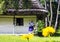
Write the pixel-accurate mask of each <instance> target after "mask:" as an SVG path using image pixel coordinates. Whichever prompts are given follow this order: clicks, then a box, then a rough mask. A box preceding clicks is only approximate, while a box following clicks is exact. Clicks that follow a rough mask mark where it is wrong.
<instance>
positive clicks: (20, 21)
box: [16, 18, 23, 26]
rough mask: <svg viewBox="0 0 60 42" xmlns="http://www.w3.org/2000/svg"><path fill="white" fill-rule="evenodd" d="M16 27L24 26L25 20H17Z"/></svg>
mask: <svg viewBox="0 0 60 42" xmlns="http://www.w3.org/2000/svg"><path fill="white" fill-rule="evenodd" d="M16 26H23V18H16Z"/></svg>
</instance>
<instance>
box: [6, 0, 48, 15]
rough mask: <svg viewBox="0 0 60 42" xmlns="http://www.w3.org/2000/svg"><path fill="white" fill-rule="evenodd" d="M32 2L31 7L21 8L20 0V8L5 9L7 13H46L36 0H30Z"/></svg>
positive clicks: (20, 2)
mask: <svg viewBox="0 0 60 42" xmlns="http://www.w3.org/2000/svg"><path fill="white" fill-rule="evenodd" d="M30 1H31V3H32V7H33V8H31V9H23V8H22V7H21V6H22V3H23V2H22V0H20V1H19V7H21V8H20V9H18V10H16V9H7V13H14V12H16V13H19V14H21V13H22V14H45V13H48V11H47V10H46V9H45V8H44V7H43V6H42V4H41V3H40V2H39V1H38V0H30Z"/></svg>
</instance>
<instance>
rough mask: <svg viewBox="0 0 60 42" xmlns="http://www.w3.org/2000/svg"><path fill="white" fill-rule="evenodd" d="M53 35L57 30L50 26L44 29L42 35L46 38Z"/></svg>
mask: <svg viewBox="0 0 60 42" xmlns="http://www.w3.org/2000/svg"><path fill="white" fill-rule="evenodd" d="M51 33H55V29H54V28H53V27H50V26H48V27H46V28H44V29H42V35H43V36H45V37H46V36H48V35H50V34H51Z"/></svg>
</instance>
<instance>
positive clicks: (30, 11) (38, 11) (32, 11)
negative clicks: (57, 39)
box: [7, 9, 48, 14]
mask: <svg viewBox="0 0 60 42" xmlns="http://www.w3.org/2000/svg"><path fill="white" fill-rule="evenodd" d="M7 13H9V14H10V13H19V14H45V13H48V11H47V10H46V9H18V10H16V9H7Z"/></svg>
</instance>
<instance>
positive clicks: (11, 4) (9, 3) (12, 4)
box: [5, 0, 19, 9]
mask: <svg viewBox="0 0 60 42" xmlns="http://www.w3.org/2000/svg"><path fill="white" fill-rule="evenodd" d="M5 6H6V7H7V9H9V8H15V9H18V8H19V0H5Z"/></svg>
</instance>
